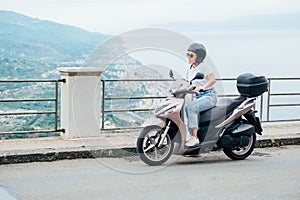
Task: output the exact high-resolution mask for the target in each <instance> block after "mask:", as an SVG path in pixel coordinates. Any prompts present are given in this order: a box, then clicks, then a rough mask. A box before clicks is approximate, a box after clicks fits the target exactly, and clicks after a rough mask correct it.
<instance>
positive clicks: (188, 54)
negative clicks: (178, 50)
mask: <svg viewBox="0 0 300 200" xmlns="http://www.w3.org/2000/svg"><path fill="white" fill-rule="evenodd" d="M186 56H187V57H188V58H193V57H194V54H191V53H186Z"/></svg>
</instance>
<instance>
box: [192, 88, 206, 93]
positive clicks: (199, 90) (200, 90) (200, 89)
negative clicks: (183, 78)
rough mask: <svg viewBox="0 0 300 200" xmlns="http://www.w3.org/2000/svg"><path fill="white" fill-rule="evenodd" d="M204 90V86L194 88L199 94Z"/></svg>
mask: <svg viewBox="0 0 300 200" xmlns="http://www.w3.org/2000/svg"><path fill="white" fill-rule="evenodd" d="M203 91H204V88H203V87H196V88H195V89H194V92H196V93H197V94H198V93H200V92H203Z"/></svg>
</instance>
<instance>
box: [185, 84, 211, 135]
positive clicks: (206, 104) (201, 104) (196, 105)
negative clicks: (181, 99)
mask: <svg viewBox="0 0 300 200" xmlns="http://www.w3.org/2000/svg"><path fill="white" fill-rule="evenodd" d="M216 104H217V92H216V91H215V90H214V89H210V90H207V91H205V92H200V93H199V94H196V99H195V100H194V101H191V102H189V103H188V104H187V105H186V107H185V111H186V114H187V118H188V128H189V129H192V128H198V124H199V121H198V115H199V112H202V111H204V110H208V109H210V108H212V107H214V106H215V105H216ZM200 117H201V116H200Z"/></svg>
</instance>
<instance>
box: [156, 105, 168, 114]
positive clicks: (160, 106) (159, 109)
mask: <svg viewBox="0 0 300 200" xmlns="http://www.w3.org/2000/svg"><path fill="white" fill-rule="evenodd" d="M169 105H170V103H166V104H162V105H158V106H157V107H156V109H155V111H154V114H155V115H157V114H159V113H161V112H162V111H164V110H165V108H166V107H168V106H169Z"/></svg>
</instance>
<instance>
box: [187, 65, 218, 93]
mask: <svg viewBox="0 0 300 200" xmlns="http://www.w3.org/2000/svg"><path fill="white" fill-rule="evenodd" d="M198 72H200V73H201V74H203V77H204V78H203V79H195V80H193V81H192V82H191V85H194V86H196V87H203V86H204V85H206V84H207V83H208V81H209V80H208V78H207V75H208V74H210V73H213V70H212V69H211V68H210V67H209V66H208V65H207V64H206V63H205V61H204V62H202V63H200V64H199V65H198V66H197V67H195V68H193V67H192V66H191V67H189V68H188V70H187V75H186V79H187V80H188V81H189V82H190V81H191V80H192V79H193V78H194V77H195V76H196V74H197V73H198ZM211 88H213V87H210V88H207V90H208V89H211Z"/></svg>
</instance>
